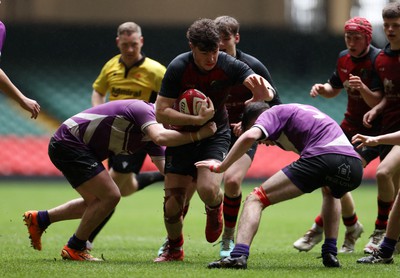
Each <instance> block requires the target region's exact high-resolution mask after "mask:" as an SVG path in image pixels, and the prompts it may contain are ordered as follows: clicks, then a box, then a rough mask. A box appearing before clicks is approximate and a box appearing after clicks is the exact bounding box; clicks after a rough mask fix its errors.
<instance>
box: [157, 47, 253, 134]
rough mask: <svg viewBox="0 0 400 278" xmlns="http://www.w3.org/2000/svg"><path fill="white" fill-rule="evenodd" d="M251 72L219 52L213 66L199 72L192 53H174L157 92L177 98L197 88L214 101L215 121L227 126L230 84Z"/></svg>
mask: <svg viewBox="0 0 400 278" xmlns="http://www.w3.org/2000/svg"><path fill="white" fill-rule="evenodd" d="M251 74H254V71H253V70H252V69H251V68H250V67H249V66H248V65H246V64H245V63H243V62H241V61H239V60H238V59H236V58H234V57H232V56H230V55H228V54H226V53H224V52H220V53H219V54H218V61H217V64H216V65H215V67H214V68H213V69H212V70H210V71H208V72H201V71H200V70H199V69H198V67H197V66H196V64H195V63H194V59H193V55H192V52H186V53H183V54H180V55H179V56H177V57H176V58H175V59H174V60H172V62H171V63H170V64H169V65H168V67H167V71H166V73H165V75H164V78H163V81H162V85H161V90H160V93H159V94H160V95H161V96H163V97H167V98H173V99H177V98H178V97H179V95H180V94H182V93H183V92H184V91H186V90H187V89H197V90H200V91H201V92H203V93H204V94H205V95H206V96H208V97H209V98H210V99H211V101H212V102H213V104H214V108H215V115H214V118H213V119H212V121H215V123H216V124H217V127H218V129H219V130H221V129H225V128H229V122H228V113H227V110H226V106H225V102H226V100H227V98H228V96H229V94H230V91H231V89H232V86H234V85H236V84H242V83H243V82H244V80H245V79H246V78H247V77H248V76H249V75H251Z"/></svg>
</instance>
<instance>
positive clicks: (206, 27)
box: [186, 18, 220, 52]
mask: <svg viewBox="0 0 400 278" xmlns="http://www.w3.org/2000/svg"><path fill="white" fill-rule="evenodd" d="M186 37H187V39H188V40H189V42H190V43H191V44H192V45H193V46H195V47H197V48H198V49H200V50H201V51H205V52H210V51H215V50H216V49H218V47H219V41H220V38H219V32H218V28H217V25H216V24H215V22H214V20H212V19H208V18H202V19H198V20H196V21H195V22H194V23H193V24H192V25H191V26H190V27H189V29H188V30H187V33H186Z"/></svg>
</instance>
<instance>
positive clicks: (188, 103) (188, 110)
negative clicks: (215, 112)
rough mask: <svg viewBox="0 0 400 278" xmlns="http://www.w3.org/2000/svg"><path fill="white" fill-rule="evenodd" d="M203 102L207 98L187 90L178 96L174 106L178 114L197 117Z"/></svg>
mask: <svg viewBox="0 0 400 278" xmlns="http://www.w3.org/2000/svg"><path fill="white" fill-rule="evenodd" d="M205 100H207V96H206V95H205V94H203V93H202V92H200V91H199V90H196V89H188V90H186V91H184V92H183V93H182V94H181V95H180V96H179V98H178V99H177V103H176V104H175V105H176V109H177V110H178V111H179V112H181V113H185V114H189V115H194V116H197V115H198V114H199V111H200V108H201V105H202V103H203V102H204V101H205ZM207 107H208V102H207Z"/></svg>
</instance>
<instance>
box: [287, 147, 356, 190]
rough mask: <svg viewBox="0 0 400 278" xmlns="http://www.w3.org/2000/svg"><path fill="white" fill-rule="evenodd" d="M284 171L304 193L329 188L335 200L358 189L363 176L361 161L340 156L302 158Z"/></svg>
mask: <svg viewBox="0 0 400 278" xmlns="http://www.w3.org/2000/svg"><path fill="white" fill-rule="evenodd" d="M282 171H283V172H284V173H285V174H286V176H287V177H288V178H289V179H290V180H291V181H292V182H293V184H294V185H296V186H297V187H298V188H299V189H300V190H301V191H302V192H304V193H310V192H312V191H314V190H315V189H317V188H320V187H323V186H328V187H329V188H330V189H331V192H332V195H333V197H335V198H341V197H342V196H343V195H344V194H345V193H347V192H349V191H352V190H354V189H356V188H357V187H358V186H359V185H360V183H361V181H362V176H363V166H362V163H361V160H360V159H358V158H355V157H352V156H346V155H339V154H324V155H319V156H315V157H311V158H300V159H299V160H297V161H295V162H293V163H292V164H290V165H289V166H286V167H285V168H283V169H282Z"/></svg>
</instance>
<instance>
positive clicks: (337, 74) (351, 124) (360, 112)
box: [328, 45, 380, 137]
mask: <svg viewBox="0 0 400 278" xmlns="http://www.w3.org/2000/svg"><path fill="white" fill-rule="evenodd" d="M379 51H380V49H378V48H376V47H374V46H372V45H371V46H370V49H369V52H368V54H367V55H365V56H363V57H360V58H356V57H352V56H351V55H350V54H349V51H348V50H347V49H346V50H343V51H342V52H340V53H339V57H338V60H337V63H336V69H335V71H334V73H333V74H332V76H331V78H330V79H329V81H328V82H329V83H330V84H331V85H332V87H333V88H335V89H343V88H344V89H345V90H346V92H347V100H348V101H347V109H346V112H345V114H344V119H343V121H342V123H341V124H340V127H341V128H342V129H343V131H344V132H345V133H346V135H347V136H348V137H352V136H353V135H355V134H357V133H361V134H367V135H377V134H379V131H380V118H379V119H376V120H375V121H374V122H373V123H372V125H373V127H372V128H366V127H364V125H363V117H364V114H365V113H366V112H368V111H369V110H371V107H369V106H368V104H367V103H366V102H365V101H364V99H363V98H362V96H361V94H360V92H359V91H358V90H356V89H352V88H350V87H349V76H350V74H352V75H355V76H359V77H360V78H361V80H362V82H363V83H364V84H365V85H366V86H367V87H368V88H369V89H370V90H371V91H376V90H378V89H380V85H379V84H380V81H379V77H378V75H377V73H376V71H375V70H374V61H375V59H376V57H377V55H378V54H379Z"/></svg>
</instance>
